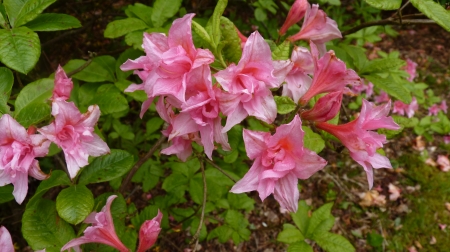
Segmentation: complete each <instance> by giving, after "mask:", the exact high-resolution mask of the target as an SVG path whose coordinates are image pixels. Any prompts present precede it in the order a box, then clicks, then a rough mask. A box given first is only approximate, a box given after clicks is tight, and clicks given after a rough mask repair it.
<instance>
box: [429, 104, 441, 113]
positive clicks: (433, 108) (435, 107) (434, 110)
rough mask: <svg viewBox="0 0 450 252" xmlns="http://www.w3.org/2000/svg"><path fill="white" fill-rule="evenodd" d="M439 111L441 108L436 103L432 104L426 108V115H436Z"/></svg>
mask: <svg viewBox="0 0 450 252" xmlns="http://www.w3.org/2000/svg"><path fill="white" fill-rule="evenodd" d="M439 111H441V108H440V107H439V105H437V104H433V105H432V106H431V107H429V108H428V115H434V116H437V114H438V113H439Z"/></svg>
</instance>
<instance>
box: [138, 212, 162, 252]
mask: <svg viewBox="0 0 450 252" xmlns="http://www.w3.org/2000/svg"><path fill="white" fill-rule="evenodd" d="M162 217H163V215H162V213H161V211H159V209H158V215H156V217H155V218H153V219H151V220H146V221H145V222H144V223H143V224H142V226H141V228H140V230H139V246H138V249H137V252H145V251H146V250H148V249H150V248H151V247H152V246H153V244H155V242H156V239H158V234H159V232H160V231H161V227H160V226H161V219H162Z"/></svg>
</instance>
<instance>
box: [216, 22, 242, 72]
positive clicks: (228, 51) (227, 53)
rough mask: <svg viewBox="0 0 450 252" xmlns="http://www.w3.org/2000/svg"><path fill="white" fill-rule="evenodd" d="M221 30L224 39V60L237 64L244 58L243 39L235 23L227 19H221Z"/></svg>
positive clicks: (222, 40) (222, 39)
mask: <svg viewBox="0 0 450 252" xmlns="http://www.w3.org/2000/svg"><path fill="white" fill-rule="evenodd" d="M220 28H221V34H222V38H221V39H220V44H223V47H222V51H223V56H224V59H225V60H226V61H227V62H234V63H235V64H237V63H238V62H239V60H240V59H241V56H242V49H241V39H240V38H239V35H238V33H237V31H236V28H235V26H234V23H233V22H231V21H230V20H229V19H228V18H226V17H220Z"/></svg>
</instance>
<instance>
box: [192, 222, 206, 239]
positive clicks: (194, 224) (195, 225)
mask: <svg viewBox="0 0 450 252" xmlns="http://www.w3.org/2000/svg"><path fill="white" fill-rule="evenodd" d="M199 224H200V218H198V217H194V219H193V220H192V222H191V230H190V232H191V235H192V236H193V235H194V234H195V232H196V231H197V229H198V225H199ZM207 235H208V232H207V230H206V225H205V223H204V222H203V223H202V228H201V229H200V235H199V237H198V238H199V240H200V241H203V240H204V239H206V236H207Z"/></svg>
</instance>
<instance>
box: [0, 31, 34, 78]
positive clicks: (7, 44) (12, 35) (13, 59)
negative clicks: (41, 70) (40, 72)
mask: <svg viewBox="0 0 450 252" xmlns="http://www.w3.org/2000/svg"><path fill="white" fill-rule="evenodd" d="M40 55H41V42H40V41H39V37H38V35H37V34H36V33H35V32H34V31H32V30H30V29H29V28H27V27H19V28H13V29H11V30H0V61H1V62H3V63H4V64H5V65H6V66H8V67H10V68H12V69H14V70H17V71H19V72H21V73H23V74H26V73H28V72H29V71H31V69H33V67H34V65H36V63H37V61H38V59H39V56H40Z"/></svg>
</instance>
